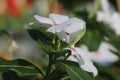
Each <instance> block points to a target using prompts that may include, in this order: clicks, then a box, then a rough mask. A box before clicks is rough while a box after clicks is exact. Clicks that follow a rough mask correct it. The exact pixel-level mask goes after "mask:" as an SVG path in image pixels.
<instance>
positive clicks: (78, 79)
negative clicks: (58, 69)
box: [62, 63, 93, 80]
mask: <svg viewBox="0 0 120 80" xmlns="http://www.w3.org/2000/svg"><path fill="white" fill-rule="evenodd" d="M62 65H63V66H65V68H66V72H67V74H68V75H69V76H70V78H71V80H93V79H92V78H91V77H90V76H89V75H88V74H87V72H85V71H83V70H81V69H80V68H79V67H77V66H74V65H69V64H65V63H62Z"/></svg>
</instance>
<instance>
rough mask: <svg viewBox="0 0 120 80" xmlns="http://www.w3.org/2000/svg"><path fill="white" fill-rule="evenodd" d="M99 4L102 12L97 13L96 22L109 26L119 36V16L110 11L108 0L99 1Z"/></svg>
mask: <svg viewBox="0 0 120 80" xmlns="http://www.w3.org/2000/svg"><path fill="white" fill-rule="evenodd" d="M100 2H101V6H102V9H103V11H98V12H97V21H99V22H102V21H103V22H105V23H107V24H109V25H110V27H111V28H112V29H113V30H114V31H115V32H116V34H117V35H120V29H119V28H120V14H119V13H118V12H116V11H114V10H111V9H110V4H109V2H108V0H100Z"/></svg>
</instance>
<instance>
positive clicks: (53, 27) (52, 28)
mask: <svg viewBox="0 0 120 80" xmlns="http://www.w3.org/2000/svg"><path fill="white" fill-rule="evenodd" d="M46 31H47V32H51V33H55V26H52V27H50V28H48V29H47V30H46Z"/></svg>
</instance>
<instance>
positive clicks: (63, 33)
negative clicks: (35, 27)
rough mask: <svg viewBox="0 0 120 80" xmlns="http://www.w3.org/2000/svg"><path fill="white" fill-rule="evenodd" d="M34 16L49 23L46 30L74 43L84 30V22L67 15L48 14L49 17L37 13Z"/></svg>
mask: <svg viewBox="0 0 120 80" xmlns="http://www.w3.org/2000/svg"><path fill="white" fill-rule="evenodd" d="M34 17H35V19H36V20H37V21H38V22H39V23H42V24H49V25H51V26H50V27H49V28H48V29H47V30H46V31H48V32H51V33H55V34H56V35H57V36H58V37H59V38H60V39H61V40H62V41H65V42H67V43H70V42H73V43H76V42H77V41H78V40H79V39H80V38H81V37H82V36H83V35H84V33H85V30H86V24H85V22H84V21H83V20H81V19H78V18H68V16H65V15H59V14H50V15H49V18H46V17H41V16H38V15H35V16H34ZM30 24H34V23H30Z"/></svg>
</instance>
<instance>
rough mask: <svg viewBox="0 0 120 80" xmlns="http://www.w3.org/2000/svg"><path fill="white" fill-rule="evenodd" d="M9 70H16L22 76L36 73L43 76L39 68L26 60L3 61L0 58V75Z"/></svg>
mask: <svg viewBox="0 0 120 80" xmlns="http://www.w3.org/2000/svg"><path fill="white" fill-rule="evenodd" d="M9 69H13V70H16V71H18V72H19V73H21V74H24V75H33V74H36V73H41V74H42V75H43V73H42V71H41V70H40V69H39V68H37V67H36V66H35V65H33V64H32V63H30V62H28V61H26V60H23V59H16V60H4V59H2V58H0V73H3V72H6V71H7V70H9Z"/></svg>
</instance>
